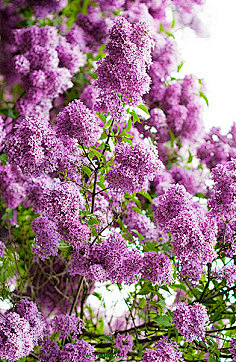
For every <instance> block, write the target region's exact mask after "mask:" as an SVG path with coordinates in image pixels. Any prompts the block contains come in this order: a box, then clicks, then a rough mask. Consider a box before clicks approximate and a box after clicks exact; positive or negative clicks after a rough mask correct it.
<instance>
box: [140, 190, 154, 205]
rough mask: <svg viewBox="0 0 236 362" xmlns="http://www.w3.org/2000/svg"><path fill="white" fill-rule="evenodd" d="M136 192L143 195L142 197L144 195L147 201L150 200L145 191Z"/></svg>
mask: <svg viewBox="0 0 236 362" xmlns="http://www.w3.org/2000/svg"><path fill="white" fill-rule="evenodd" d="M137 194H141V195H143V196H144V197H146V199H148V201H150V202H152V198H151V196H150V195H149V193H148V192H147V191H139V192H137Z"/></svg>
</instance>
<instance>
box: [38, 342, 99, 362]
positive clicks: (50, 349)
mask: <svg viewBox="0 0 236 362" xmlns="http://www.w3.org/2000/svg"><path fill="white" fill-rule="evenodd" d="M93 352H94V347H93V346H92V345H91V344H89V343H88V342H86V341H85V340H83V339H80V340H78V339H75V340H74V343H67V344H66V345H65V346H64V348H63V349H62V350H60V349H59V346H58V344H57V342H56V341H52V340H50V339H49V338H45V339H44V340H43V341H42V343H41V349H40V355H39V359H40V361H42V362H49V361H50V362H58V361H61V362H67V361H70V362H94V361H95V357H94V355H93Z"/></svg>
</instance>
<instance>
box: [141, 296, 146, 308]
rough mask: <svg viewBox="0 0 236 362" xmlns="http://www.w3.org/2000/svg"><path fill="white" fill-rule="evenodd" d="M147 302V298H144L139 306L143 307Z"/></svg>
mask: <svg viewBox="0 0 236 362" xmlns="http://www.w3.org/2000/svg"><path fill="white" fill-rule="evenodd" d="M146 304H147V301H146V299H145V298H142V299H141V300H140V303H139V308H143V307H144V306H145V305H146Z"/></svg>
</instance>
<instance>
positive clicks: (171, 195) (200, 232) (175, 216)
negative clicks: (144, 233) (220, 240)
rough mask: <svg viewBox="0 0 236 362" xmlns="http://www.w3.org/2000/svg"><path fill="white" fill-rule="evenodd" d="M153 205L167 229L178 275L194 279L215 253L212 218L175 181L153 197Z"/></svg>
mask: <svg viewBox="0 0 236 362" xmlns="http://www.w3.org/2000/svg"><path fill="white" fill-rule="evenodd" d="M153 209H154V220H155V221H156V223H157V224H159V225H160V226H162V227H163V228H164V230H165V231H166V232H171V241H172V245H173V252H174V255H175V256H176V258H177V260H178V264H177V265H178V269H179V272H180V275H181V276H182V277H187V278H190V279H192V281H198V280H199V279H200V276H201V274H202V273H203V267H204V265H206V264H207V263H210V262H212V261H213V260H214V258H215V257H216V256H217V254H216V252H215V251H214V245H215V244H216V235H217V227H216V222H215V220H214V219H213V218H212V217H211V216H210V215H209V214H208V213H206V211H205V210H204V209H203V208H202V207H201V205H200V204H198V203H195V202H194V201H193V198H192V195H190V194H189V193H188V192H187V191H186V190H185V188H184V187H183V186H182V185H178V184H177V185H171V186H170V187H169V188H168V189H167V191H166V192H165V194H163V195H161V196H159V197H158V198H157V199H154V206H153Z"/></svg>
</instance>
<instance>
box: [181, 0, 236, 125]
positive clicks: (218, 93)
mask: <svg viewBox="0 0 236 362" xmlns="http://www.w3.org/2000/svg"><path fill="white" fill-rule="evenodd" d="M200 17H201V19H203V21H204V23H205V24H206V28H207V30H208V32H209V37H208V38H199V37H197V36H196V35H195V33H194V32H193V31H192V30H189V29H185V30H184V31H182V30H178V31H176V32H175V34H174V35H175V38H176V41H177V44H178V46H179V49H180V53H181V55H182V60H183V61H184V66H183V68H182V69H181V74H191V73H192V74H194V75H196V76H197V77H198V78H204V80H205V83H206V96H207V98H208V100H209V108H208V109H207V110H206V111H205V114H204V120H205V125H206V127H207V128H211V127H212V126H218V127H219V126H220V127H221V128H222V130H223V131H225V132H226V131H227V130H228V129H229V128H230V126H231V125H232V123H233V122H234V121H236V91H235V86H236V39H235V23H236V0H224V1H222V0H206V4H205V7H204V10H203V12H202V13H201V14H200Z"/></svg>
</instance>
